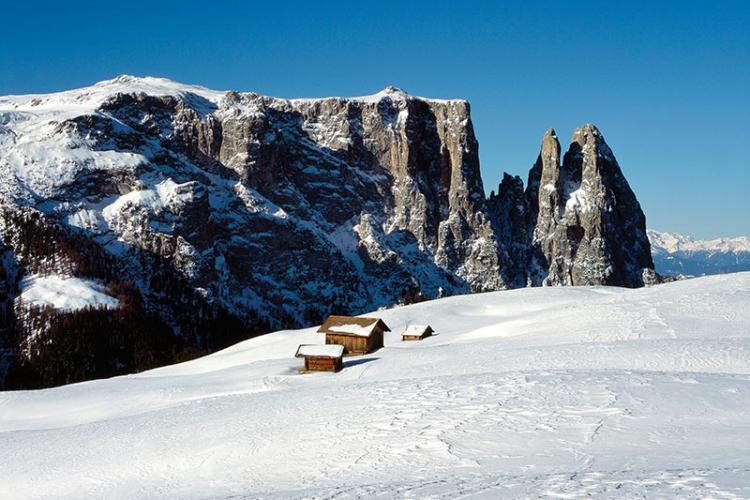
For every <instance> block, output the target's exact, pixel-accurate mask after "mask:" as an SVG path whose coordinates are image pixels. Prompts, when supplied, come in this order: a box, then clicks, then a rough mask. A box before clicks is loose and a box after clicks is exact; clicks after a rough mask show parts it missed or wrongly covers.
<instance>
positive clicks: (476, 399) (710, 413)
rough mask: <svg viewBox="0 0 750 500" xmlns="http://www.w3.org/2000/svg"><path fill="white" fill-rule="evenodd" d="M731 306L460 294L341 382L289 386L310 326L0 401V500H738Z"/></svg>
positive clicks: (414, 317)
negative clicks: (425, 330)
mask: <svg viewBox="0 0 750 500" xmlns="http://www.w3.org/2000/svg"><path fill="white" fill-rule="evenodd" d="M748 304H750V273H737V274H732V275H722V276H712V277H707V278H698V279H694V280H685V281H679V282H674V283H669V284H666V285H659V286H655V287H651V288H641V289H623V288H610V287H570V288H555V287H548V288H528V289H520V290H513V291H508V292H493V293H485V294H477V295H467V296H456V297H450V298H445V299H440V300H435V301H431V302H422V303H419V304H414V305H411V306H407V307H401V308H395V309H391V310H381V311H377V315H378V316H379V317H380V318H382V320H383V321H384V322H385V323H386V324H387V325H388V326H389V327H390V328H392V329H393V332H387V333H386V334H385V339H384V341H385V347H384V348H382V349H380V350H378V351H377V352H375V353H372V354H369V355H367V356H362V357H352V358H347V359H346V360H345V361H344V368H343V371H341V372H339V373H337V374H334V373H314V374H308V375H305V376H300V375H297V370H298V368H299V360H298V359H295V358H294V355H295V352H296V351H297V349H298V347H299V346H300V344H323V343H324V342H325V338H324V337H325V336H324V334H323V333H317V332H316V331H315V330H316V328H307V329H304V330H287V331H279V332H275V333H272V334H269V335H264V336H261V337H258V338H255V339H251V340H248V341H245V342H241V343H239V344H237V345H235V346H232V347H230V348H228V349H225V350H223V351H220V352H217V353H215V354H213V355H211V356H206V357H203V358H200V359H196V360H193V361H189V362H186V363H182V364H178V365H174V366H169V367H163V368H159V369H156V370H151V371H148V372H144V373H141V374H138V375H131V376H125V377H117V378H112V379H108V380H97V381H92V382H86V383H81V384H75V385H69V386H63V387H58V388H55V389H47V390H41V391H21V392H12V393H0V463H1V464H3V467H0V498H14V499H26V498H28V499H31V498H34V499H52V498H54V499H66V498H71V499H72V498H114V499H136V498H138V499H141V498H145V499H149V498H154V499H156V498H184V499H226V498H238V499H250V498H284V499H287V498H332V499H349V498H372V497H377V498H404V497H407V498H434V499H451V498H488V499H489V498H492V499H494V498H503V497H507V498H540V497H544V498H581V497H596V498H666V497H680V498H749V497H750V486H749V485H750V449H748V446H747V436H748V435H750V405H748V401H750V308H749V307H747V306H748ZM418 323H422V324H424V323H429V324H430V325H431V326H432V327H433V328H435V330H436V331H439V332H440V335H439V336H436V337H429V338H426V339H425V340H423V341H421V342H402V340H401V335H400V332H401V331H403V329H404V328H406V327H407V326H408V325H412V324H418Z"/></svg>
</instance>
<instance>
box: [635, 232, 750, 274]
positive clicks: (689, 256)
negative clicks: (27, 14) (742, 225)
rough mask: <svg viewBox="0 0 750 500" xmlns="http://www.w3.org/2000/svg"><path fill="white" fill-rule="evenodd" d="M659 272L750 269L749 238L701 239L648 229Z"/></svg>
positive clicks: (685, 272) (655, 264)
mask: <svg viewBox="0 0 750 500" xmlns="http://www.w3.org/2000/svg"><path fill="white" fill-rule="evenodd" d="M648 238H649V241H650V243H651V254H652V256H653V258H654V267H655V269H656V271H657V272H659V273H661V274H667V275H677V274H683V275H686V276H705V275H710V274H722V273H736V272H740V271H750V238H748V237H747V236H739V237H737V238H716V239H713V240H699V239H696V238H693V237H691V236H683V235H681V234H676V233H664V232H660V231H655V230H653V229H649V230H648Z"/></svg>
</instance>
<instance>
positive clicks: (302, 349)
mask: <svg viewBox="0 0 750 500" xmlns="http://www.w3.org/2000/svg"><path fill="white" fill-rule="evenodd" d="M343 355H344V346H342V345H339V344H324V345H312V344H303V345H301V346H299V347H298V348H297V354H296V355H295V356H296V357H300V356H316V357H321V358H340V357H341V356H343Z"/></svg>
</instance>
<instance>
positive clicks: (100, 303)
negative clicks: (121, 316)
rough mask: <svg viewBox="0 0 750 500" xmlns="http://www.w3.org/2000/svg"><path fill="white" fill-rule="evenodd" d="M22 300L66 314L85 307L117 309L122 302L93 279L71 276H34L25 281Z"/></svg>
mask: <svg viewBox="0 0 750 500" xmlns="http://www.w3.org/2000/svg"><path fill="white" fill-rule="evenodd" d="M20 288H21V293H20V295H19V296H18V300H19V301H20V302H21V303H23V304H30V305H35V306H51V307H53V308H55V309H62V310H65V311H77V310H79V309H83V308H85V307H105V308H110V309H113V308H115V307H117V306H118V304H119V301H118V300H117V299H116V298H114V297H110V296H109V295H107V294H106V293H105V289H104V287H102V285H101V284H99V283H97V282H96V281H93V280H84V279H80V278H75V277H68V276H56V275H50V276H30V277H28V278H26V279H24V280H23V281H21V286H20Z"/></svg>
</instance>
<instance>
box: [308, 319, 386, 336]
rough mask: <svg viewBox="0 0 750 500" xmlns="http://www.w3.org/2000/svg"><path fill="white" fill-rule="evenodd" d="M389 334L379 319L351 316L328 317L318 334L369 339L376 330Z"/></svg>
mask: <svg viewBox="0 0 750 500" xmlns="http://www.w3.org/2000/svg"><path fill="white" fill-rule="evenodd" d="M378 328H379V329H380V330H383V331H385V332H390V331H391V329H390V328H388V326H387V325H386V324H385V323H383V320H381V319H380V318H355V317H352V316H329V317H328V319H327V320H326V322H325V323H323V324H322V325H321V326H320V328H318V332H321V333H338V334H344V335H354V336H356V337H369V336H370V335H372V332H374V331H375V330H376V329H378Z"/></svg>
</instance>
